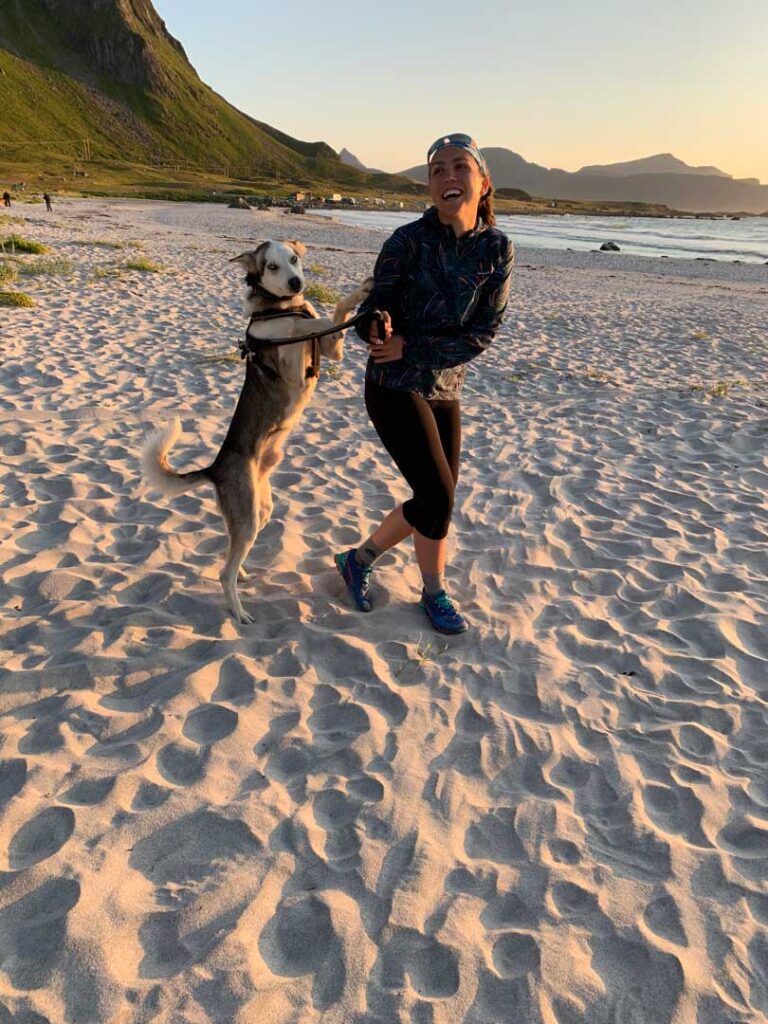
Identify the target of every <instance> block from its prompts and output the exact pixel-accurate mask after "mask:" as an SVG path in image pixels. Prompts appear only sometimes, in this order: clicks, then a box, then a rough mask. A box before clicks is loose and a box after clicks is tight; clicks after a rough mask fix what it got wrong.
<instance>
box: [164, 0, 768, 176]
mask: <svg viewBox="0 0 768 1024" xmlns="http://www.w3.org/2000/svg"><path fill="white" fill-rule="evenodd" d="M154 5H155V8H156V9H157V11H158V13H159V14H160V16H161V17H162V18H164V20H165V22H166V24H167V27H168V29H169V31H170V32H171V34H172V35H174V36H176V38H177V39H179V40H180V41H181V43H182V44H183V45H184V48H185V50H186V52H187V55H188V57H189V59H190V60H191V62H192V64H193V65H194V66H195V68H196V69H197V71H198V73H199V75H200V77H201V78H202V79H203V80H204V81H205V82H207V83H208V84H209V85H210V86H212V87H213V88H214V89H215V90H216V91H217V92H219V93H221V94H222V95H223V96H224V97H225V98H226V99H227V100H229V101H230V102H231V103H233V104H234V105H235V106H236V107H239V108H240V109H241V110H243V111H245V112H246V113H248V114H250V115H252V116H253V117H256V118H258V119H259V120H262V121H266V122H267V123H268V124H271V125H273V126H274V127H276V128H279V129H280V130H281V131H284V132H287V133H288V134H289V135H292V136H294V137H296V138H299V139H304V140H311V141H314V140H318V139H322V140H324V141H325V142H328V143H329V144H330V145H331V146H333V147H334V149H336V150H339V149H341V148H342V147H343V146H346V147H347V149H349V150H351V151H352V152H353V153H355V154H356V155H357V156H358V157H359V158H360V159H361V160H362V161H363V163H365V164H366V165H367V166H369V167H378V168H382V169H384V170H388V171H398V170H402V169H404V168H406V167H410V166H412V165H414V164H417V163H421V162H423V160H424V151H425V149H426V147H427V146H428V144H429V143H430V142H432V141H433V139H434V138H435V137H437V136H438V135H441V134H443V133H445V132H447V131H468V132H471V133H473V134H474V135H475V136H476V137H477V139H478V141H479V143H480V145H481V146H505V147H507V148H508V149H512V150H515V151H516V152H518V153H520V154H521V155H522V156H523V157H525V159H526V160H531V161H534V162H535V163H539V164H543V165H544V166H546V167H562V168H564V169H565V170H568V171H575V170H578V169H579V167H581V166H583V165H584V164H591V163H613V162H616V161H619V160H631V159H636V158H638V157H642V156H649V155H651V154H653V153H662V152H671V153H674V154H675V156H677V157H680V159H682V160H685V161H686V163H689V164H694V165H700V164H714V165H716V166H717V167H719V168H720V169H721V170H723V171H726V172H728V173H730V174H733V175H734V177H756V178H760V179H761V180H762V181H763V182H765V183H768V130H766V125H768V80H767V79H766V70H765V69H766V40H767V39H768V0H731V2H730V3H729V4H727V5H725V4H723V3H722V0H645V2H644V3H642V4H641V3H638V2H630V0H611V2H610V3H609V4H607V5H606V4H605V3H604V2H603V0H581V2H580V3H579V4H578V5H576V4H573V3H572V0H568V2H566V0H537V2H536V3H525V4H522V3H519V2H517V0H485V2H484V3H482V4H472V3H469V2H466V0H465V2H462V3H457V2H455V0H443V2H437V0H423V2H422V3H421V4H419V5H418V6H412V5H411V3H406V2H403V0H391V2H389V3H377V4H375V5H373V4H371V5H366V4H364V3H362V4H361V3H352V2H351V0H331V2H329V3H326V4H323V5H321V6H320V8H318V7H316V5H315V4H313V3H310V2H308V0H293V2H292V3H290V4H279V5H275V7H274V8H273V11H274V14H270V8H269V5H267V4H264V3H260V4H256V3H254V2H253V0H218V2H217V3H215V4H211V3H210V0H154ZM318 10H319V11H320V13H318Z"/></svg>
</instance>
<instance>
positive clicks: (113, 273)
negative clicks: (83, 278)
mask: <svg viewBox="0 0 768 1024" xmlns="http://www.w3.org/2000/svg"><path fill="white" fill-rule="evenodd" d="M122 276H123V271H122V270H121V269H120V267H115V266H99V267H94V268H93V269H92V270H91V276H90V279H89V280H91V281H103V280H105V279H106V278H110V277H122Z"/></svg>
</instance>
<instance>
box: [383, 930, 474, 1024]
mask: <svg viewBox="0 0 768 1024" xmlns="http://www.w3.org/2000/svg"><path fill="white" fill-rule="evenodd" d="M458 960H459V958H458V956H457V954H456V952H455V950H453V949H452V948H451V947H450V946H446V945H444V944H443V943H441V942H438V941H437V939H435V938H434V937H433V936H431V935H422V934H421V933H420V932H417V931H414V930H413V929H411V928H399V929H395V931H394V934H393V935H392V937H391V938H390V939H389V941H388V942H387V943H386V945H384V946H382V948H381V951H380V952H379V956H378V959H377V960H376V963H375V964H374V966H373V971H372V972H371V986H375V988H378V989H379V990H380V992H381V993H382V994H384V993H387V994H388V993H394V992H397V991H398V990H400V989H403V988H404V987H405V978H406V975H407V977H408V980H409V981H410V983H411V987H412V988H413V990H414V992H416V994H417V995H419V996H421V997H422V998H425V999H448V998H450V997H451V996H453V995H455V994H456V992H457V991H458V989H459V962H458ZM391 1010H392V1013H393V1019H396V1017H395V1014H396V1009H395V1007H394V1006H392V1007H391Z"/></svg>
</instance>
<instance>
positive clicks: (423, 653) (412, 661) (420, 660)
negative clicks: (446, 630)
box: [394, 636, 448, 678]
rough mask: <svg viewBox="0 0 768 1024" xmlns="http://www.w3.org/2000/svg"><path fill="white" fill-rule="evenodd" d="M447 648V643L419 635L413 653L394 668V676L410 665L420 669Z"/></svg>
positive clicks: (443, 652) (400, 673)
mask: <svg viewBox="0 0 768 1024" xmlns="http://www.w3.org/2000/svg"><path fill="white" fill-rule="evenodd" d="M447 650H448V644H447V643H442V644H441V643H437V642H436V641H435V640H431V639H429V640H428V639H425V638H424V636H419V642H418V644H417V645H416V650H415V651H414V652H413V655H412V656H411V657H409V658H406V659H405V661H403V662H402V664H401V665H400V667H399V668H398V669H396V670H395V673H394V674H395V678H397V677H398V676H400V675H402V674H403V672H405V670H406V669H407V668H409V667H410V666H413V667H414V668H415V669H417V670H418V669H421V668H423V667H424V666H425V665H427V664H429V663H430V662H434V661H435V660H436V659H437V658H439V657H440V655H441V654H445V652H446V651H447Z"/></svg>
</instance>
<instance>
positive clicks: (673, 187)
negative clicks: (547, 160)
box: [400, 146, 768, 213]
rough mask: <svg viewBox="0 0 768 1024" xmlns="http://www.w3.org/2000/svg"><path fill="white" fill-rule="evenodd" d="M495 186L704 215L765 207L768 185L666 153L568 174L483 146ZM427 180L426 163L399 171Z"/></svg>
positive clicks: (759, 210) (552, 196) (756, 210)
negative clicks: (695, 212)
mask: <svg viewBox="0 0 768 1024" xmlns="http://www.w3.org/2000/svg"><path fill="white" fill-rule="evenodd" d="M482 153H483V156H484V157H485V159H486V160H487V161H488V166H489V168H490V171H491V176H492V178H493V182H494V185H496V186H497V187H500V188H501V187H512V188H521V189H524V190H525V191H526V192H529V193H530V194H531V195H533V196H537V197H542V198H549V199H579V200H623V201H625V202H626V201H630V202H641V203H661V204H663V205H665V206H670V207H672V208H673V209H676V210H694V211H701V212H705V213H717V212H720V211H743V212H745V213H765V212H766V211H768V185H761V184H760V182H759V181H758V179H757V178H741V179H736V178H733V177H732V176H731V175H730V174H726V173H725V172H723V171H721V170H719V169H718V168H717V167H690V166H689V165H688V164H686V163H684V162H683V161H682V160H678V159H677V157H674V156H672V154H671V153H659V154H657V155H656V156H649V157H645V158H643V159H641V160H629V161H627V162H625V163H617V164H605V165H599V164H594V165H591V166H587V167H582V168H581V169H580V170H578V171H574V172H570V171H563V170H559V169H552V170H550V169H549V168H547V167H542V166H541V165H540V164H533V163H529V162H528V161H527V160H525V159H524V158H523V157H522V156H520V154H519V153H514V152H513V151H512V150H511V149H503V148H497V147H493V146H491V147H488V148H487V149H486V148H484V149H483V150H482ZM400 174H401V175H403V176H404V177H406V178H412V179H413V180H414V181H421V182H426V180H427V168H426V164H420V165H418V166H416V167H409V168H407V169H406V170H404V171H401V172H400Z"/></svg>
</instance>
